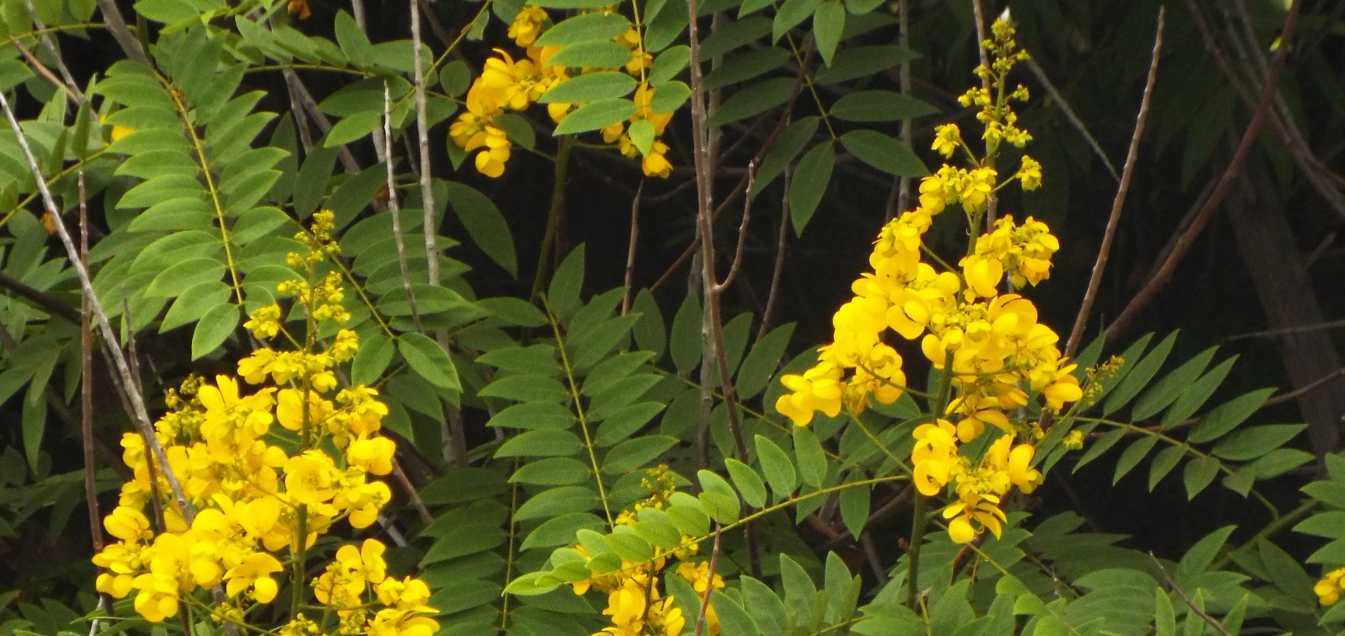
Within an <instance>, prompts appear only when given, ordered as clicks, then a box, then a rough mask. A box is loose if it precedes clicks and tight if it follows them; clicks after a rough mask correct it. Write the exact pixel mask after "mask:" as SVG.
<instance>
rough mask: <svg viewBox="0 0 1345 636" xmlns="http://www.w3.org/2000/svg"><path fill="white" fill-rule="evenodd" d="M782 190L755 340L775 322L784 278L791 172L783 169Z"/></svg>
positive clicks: (764, 333)
mask: <svg viewBox="0 0 1345 636" xmlns="http://www.w3.org/2000/svg"><path fill="white" fill-rule="evenodd" d="M780 178H781V179H783V180H784V189H783V190H782V191H781V194H780V228H779V231H778V232H777V233H776V236H775V265H774V266H773V267H772V269H771V288H770V291H768V292H767V293H766V308H765V309H763V310H762V311H761V328H760V329H758V330H757V340H761V339H762V338H764V337H766V331H767V330H768V329H770V326H771V324H772V323H773V322H774V321H775V305H776V303H777V302H778V301H779V298H780V279H781V278H783V277H784V270H785V252H786V251H788V249H789V180H790V178H791V172H790V170H789V168H785V170H784V172H783V173H782V174H781V175H780Z"/></svg>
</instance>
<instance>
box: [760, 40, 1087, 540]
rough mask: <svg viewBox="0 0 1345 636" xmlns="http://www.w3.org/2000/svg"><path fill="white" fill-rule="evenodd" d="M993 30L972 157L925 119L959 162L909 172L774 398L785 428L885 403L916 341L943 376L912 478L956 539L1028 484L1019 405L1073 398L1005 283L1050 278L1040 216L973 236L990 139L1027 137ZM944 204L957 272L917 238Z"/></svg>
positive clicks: (1026, 165) (1009, 44)
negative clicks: (957, 231)
mask: <svg viewBox="0 0 1345 636" xmlns="http://www.w3.org/2000/svg"><path fill="white" fill-rule="evenodd" d="M994 34H995V38H994V40H993V41H988V42H987V43H986V46H987V48H989V49H990V50H991V53H992V56H993V58H994V62H993V63H992V65H991V68H980V69H978V71H977V73H978V74H980V75H982V76H984V77H987V78H989V79H990V80H991V84H992V90H985V89H982V88H973V89H972V90H970V91H968V93H967V94H966V95H965V96H964V100H965V101H964V103H965V105H968V106H973V105H974V106H977V107H979V108H980V112H979V116H978V120H979V121H980V122H981V123H982V125H983V126H984V127H986V129H987V130H988V131H989V130H990V128H992V127H993V128H995V132H993V133H990V134H987V135H983V136H982V138H983V139H984V140H985V141H986V147H985V150H986V154H985V156H984V157H981V158H977V157H976V155H975V153H974V151H973V150H972V149H971V148H970V147H969V146H968V145H967V144H966V142H965V141H964V139H963V136H962V133H961V131H959V130H958V127H957V126H956V125H955V124H945V125H941V126H939V127H938V128H937V129H936V130H935V135H934V142H933V145H932V149H933V150H934V151H935V152H937V153H939V154H940V155H942V156H944V157H946V158H952V157H953V156H954V155H965V156H966V157H968V158H970V159H971V162H972V165H970V166H966V167H958V166H955V165H952V164H950V163H949V164H944V165H943V166H942V167H940V168H939V170H937V171H936V172H935V173H934V174H931V175H929V176H927V177H925V178H923V179H922V180H921V182H920V186H919V197H918V205H917V206H916V207H915V209H912V210H909V211H907V212H905V213H903V214H901V215H900V216H898V217H897V218H896V219H894V220H892V221H890V222H889V223H887V224H886V225H885V226H884V227H883V228H882V229H881V230H880V232H879V234H878V240H877V241H876V242H875V243H874V247H873V251H872V253H871V254H870V256H869V265H870V267H872V271H870V272H867V273H864V274H863V275H861V276H860V277H859V279H857V280H856V281H854V283H853V284H852V285H851V291H852V292H853V294H854V295H853V297H852V298H851V299H850V300H849V301H847V302H846V303H845V304H843V305H841V307H840V309H838V310H837V311H836V314H835V316H834V317H833V318H832V327H833V334H832V342H831V344H828V345H825V346H823V347H821V348H820V349H819V356H818V362H817V364H816V365H814V366H813V367H811V368H809V369H807V370H805V371H804V372H803V373H799V374H787V375H785V376H783V377H782V378H781V381H782V383H783V384H784V386H785V388H786V389H788V391H787V392H786V393H785V394H784V395H782V396H780V397H779V398H778V400H777V401H776V404H775V407H776V410H777V411H779V412H780V413H781V414H783V415H785V416H786V417H788V418H790V419H791V420H792V421H793V422H794V423H795V424H796V425H799V426H804V425H807V424H808V423H809V422H810V421H811V420H812V418H813V415H814V414H815V413H817V412H822V413H823V414H825V415H827V416H833V417H834V416H836V415H839V414H840V412H841V411H842V409H845V410H847V411H849V412H850V413H852V414H856V415H857V414H859V413H860V412H862V411H863V410H864V409H865V408H866V407H867V406H868V405H869V404H870V402H871V401H876V402H878V403H880V404H890V403H892V402H893V401H895V400H896V399H898V398H899V397H900V396H901V394H902V392H903V390H904V389H905V385H906V376H905V374H904V373H903V371H902V357H901V354H900V353H898V351H897V350H896V349H895V348H894V347H896V346H898V345H899V344H900V343H902V342H910V343H914V342H918V343H919V349H920V353H921V354H923V356H924V357H925V358H926V360H928V362H929V363H930V365H932V366H933V367H934V368H936V369H940V370H942V371H943V372H944V374H945V377H947V378H948V380H947V382H948V387H947V391H948V392H947V394H946V395H947V398H948V400H947V403H946V406H945V407H944V408H943V410H942V411H941V412H936V413H935V414H934V418H935V419H934V420H933V421H930V422H927V423H924V424H921V425H920V426H918V427H917V428H916V429H915V431H914V432H913V435H914V437H915V445H914V447H913V449H912V451H911V459H912V464H913V465H914V472H913V475H912V479H913V482H914V485H915V487H916V488H917V490H918V491H919V492H920V493H921V494H922V495H924V496H935V495H938V494H940V493H942V492H945V491H946V490H949V491H950V492H951V493H952V494H953V495H955V500H954V502H953V503H951V504H950V505H948V506H947V507H946V508H945V509H944V511H943V516H944V518H945V519H947V520H948V527H949V534H950V536H951V537H952V538H953V539H954V540H955V541H958V542H961V543H965V542H968V541H971V540H972V539H974V538H975V537H976V535H977V534H979V533H980V532H981V531H982V530H985V529H988V530H989V531H990V532H991V533H993V534H995V535H998V534H999V533H1000V531H1001V528H1002V525H1003V522H1004V519H1005V515H1004V512H1003V510H1002V509H1001V507H1000V506H1001V502H1002V501H1003V499H1004V498H1005V497H1006V496H1008V495H1009V493H1010V492H1012V491H1013V490H1015V489H1016V490H1018V491H1021V492H1031V491H1032V490H1033V489H1034V488H1036V486H1037V484H1039V483H1040V481H1041V475H1040V473H1038V472H1037V471H1036V470H1035V469H1033V468H1032V466H1031V464H1032V458H1033V456H1034V454H1035V452H1036V451H1035V448H1034V447H1033V445H1032V444H1031V443H1029V442H1027V441H1020V442H1015V439H1028V438H1027V437H1026V436H1025V435H1024V434H1031V435H1037V434H1039V433H1040V427H1039V426H1038V425H1036V424H1035V423H1029V422H1023V421H1021V420H1022V419H1023V418H1022V415H1021V414H1022V413H1023V412H1025V409H1026V407H1028V406H1029V405H1031V404H1032V403H1033V402H1034V401H1037V403H1038V404H1039V405H1040V407H1041V409H1042V410H1046V411H1061V410H1062V409H1064V408H1065V405H1066V404H1069V403H1074V402H1078V401H1079V400H1080V399H1081V398H1083V390H1082V389H1081V388H1080V385H1079V381H1078V379H1077V378H1076V377H1075V375H1074V370H1075V366H1076V365H1074V364H1073V363H1072V362H1070V361H1069V360H1067V359H1066V358H1065V357H1064V356H1063V355H1062V353H1061V351H1060V349H1059V348H1058V344H1059V340H1060V337H1059V335H1058V334H1056V332H1055V331H1054V330H1052V329H1051V328H1050V327H1049V326H1047V325H1045V324H1043V323H1041V322H1040V321H1039V319H1038V314H1037V308H1036V306H1035V305H1033V303H1032V301H1031V300H1029V299H1028V298H1026V297H1024V296H1022V295H1020V294H1018V293H1013V290H1019V289H1022V288H1025V287H1027V286H1035V285H1037V284H1038V283H1040V282H1041V281H1043V280H1045V279H1047V278H1048V277H1049V276H1050V273H1051V259H1052V258H1053V256H1054V255H1055V253H1056V252H1057V251H1058V250H1059V249H1060V242H1059V240H1058V239H1057V238H1056V237H1055V236H1054V235H1052V234H1051V231H1050V228H1049V227H1047V226H1046V224H1045V223H1042V222H1041V221H1039V220H1037V219H1034V218H1032V217H1027V219H1026V220H1024V221H1023V222H1022V223H1021V224H1020V223H1018V222H1016V221H1015V219H1014V217H1013V216H1012V215H1005V216H1002V217H1000V218H999V219H997V220H996V221H995V222H994V223H993V224H992V226H991V227H990V228H989V229H988V231H987V232H985V233H984V234H980V235H979V236H977V234H979V230H980V226H981V225H982V220H983V216H984V214H985V210H986V209H987V207H988V204H989V201H990V199H991V197H992V196H994V193H995V192H996V191H997V190H998V189H1000V188H1001V187H1003V185H1005V184H1002V183H999V182H998V172H997V171H996V168H995V158H996V156H997V155H996V153H997V151H998V143H999V141H1000V140H1004V139H1007V140H1009V141H1010V142H1011V143H1013V144H1014V145H1016V146H1020V147H1021V146H1022V145H1023V144H1026V143H1027V141H1028V140H1030V138H1031V137H1030V135H1028V134H1027V133H1026V131H1022V130H1021V129H1019V128H1017V127H1016V123H1015V122H1016V121H1017V116H1016V115H1015V114H1014V113H1013V109H1012V107H1011V106H1010V102H1011V101H1014V100H1021V99H1026V96H1027V91H1026V89H1023V88H1021V87H1020V88H1019V89H1015V90H1014V91H1012V92H1008V91H1006V90H1005V82H1006V80H1007V75H1008V72H1009V70H1010V69H1011V68H1012V67H1013V65H1014V64H1015V63H1017V62H1018V61H1021V60H1022V59H1025V58H1024V57H1023V54H1022V53H1021V52H1018V51H1015V45H1014V43H1013V28H1012V26H1011V25H1008V23H1007V22H1003V21H1001V23H998V24H997V25H996V27H995V29H994ZM1020 142H1021V143H1020ZM1015 178H1016V179H1017V180H1018V182H1019V184H1020V185H1021V186H1022V187H1023V188H1024V189H1025V190H1027V189H1032V188H1034V187H1036V186H1038V185H1040V182H1041V166H1040V164H1038V163H1037V162H1036V161H1035V160H1032V159H1031V158H1030V157H1027V156H1024V157H1023V158H1022V163H1021V167H1020V169H1019V171H1018V172H1017V173H1016V174H1015ZM1010 182H1012V180H1010V181H1009V182H1006V183H1010ZM953 205H957V206H960V207H961V208H962V210H963V212H964V213H965V216H966V219H967V221H968V225H969V227H970V228H971V234H972V236H973V238H972V239H971V243H970V246H971V249H969V250H968V251H967V255H966V256H965V257H964V258H963V259H961V261H959V262H958V268H957V269H951V268H949V267H947V266H945V265H944V261H943V260H941V259H939V258H937V257H936V256H934V255H933V253H932V252H931V251H930V250H929V248H928V247H926V246H925V245H924V236H925V234H926V233H927V232H928V231H929V229H930V226H931V225H932V224H933V221H934V219H935V217H936V216H937V215H939V214H940V213H942V212H943V211H944V210H945V209H947V208H948V207H949V206H953ZM926 257H928V260H926ZM1006 279H1007V281H1008V287H1009V289H1007V290H1006V289H1004V285H1003V283H1004V282H1005V280H1006ZM929 390H930V391H931V392H936V389H935V387H930V388H929ZM992 429H993V430H994V431H995V435H997V437H996V438H994V439H993V441H992V442H991V443H990V445H989V446H988V450H986V451H984V452H978V454H977V456H976V458H975V459H974V460H973V459H971V458H969V457H968V456H967V455H966V454H964V453H963V450H962V447H963V445H966V444H970V443H971V442H974V441H976V440H978V439H980V438H981V437H982V436H983V435H985V434H986V433H987V431H989V430H992Z"/></svg>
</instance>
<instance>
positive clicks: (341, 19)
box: [335, 10, 373, 64]
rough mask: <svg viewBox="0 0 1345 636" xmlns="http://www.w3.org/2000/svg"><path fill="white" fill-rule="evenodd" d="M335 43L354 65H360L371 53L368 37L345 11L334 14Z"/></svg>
mask: <svg viewBox="0 0 1345 636" xmlns="http://www.w3.org/2000/svg"><path fill="white" fill-rule="evenodd" d="M335 29H336V43H337V44H339V45H341V52H342V53H345V54H346V57H347V58H349V59H350V61H351V62H353V63H355V64H362V63H363V62H364V61H365V60H367V59H369V56H370V55H371V54H372V53H373V44H372V43H370V42H369V38H368V36H366V35H365V34H364V30H363V29H361V28H360V26H359V25H358V24H356V23H355V18H352V17H350V14H349V13H346V12H345V10H341V11H337V12H336V24H335Z"/></svg>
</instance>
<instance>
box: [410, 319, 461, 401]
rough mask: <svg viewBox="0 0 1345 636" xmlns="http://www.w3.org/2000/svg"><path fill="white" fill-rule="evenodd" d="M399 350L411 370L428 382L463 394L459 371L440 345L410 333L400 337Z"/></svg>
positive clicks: (427, 338)
mask: <svg viewBox="0 0 1345 636" xmlns="http://www.w3.org/2000/svg"><path fill="white" fill-rule="evenodd" d="M397 350H398V351H400V352H401V353H402V358H404V359H406V364H407V365H408V366H410V367H411V370H412V371H414V372H415V373H416V375H418V376H420V377H421V378H422V379H424V380H425V381H426V382H429V383H430V384H433V385H434V386H436V387H438V388H440V389H445V390H448V391H452V392H454V393H461V392H462V384H461V382H460V381H459V380H458V369H457V367H455V366H454V365H453V360H452V359H451V358H449V357H448V353H446V352H445V351H444V350H443V348H441V347H440V346H439V343H437V342H435V341H433V340H431V339H430V338H429V337H427V336H425V335H423V334H419V333H415V332H410V333H404V334H402V335H401V336H400V337H398V339H397Z"/></svg>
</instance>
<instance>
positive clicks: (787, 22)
mask: <svg viewBox="0 0 1345 636" xmlns="http://www.w3.org/2000/svg"><path fill="white" fill-rule="evenodd" d="M819 2H820V0H785V1H784V3H783V4H781V5H780V8H779V10H777V11H776V12H775V20H774V21H773V22H772V23H771V42H772V43H775V42H778V41H780V38H782V37H784V35H785V33H788V32H789V30H790V29H792V28H794V27H796V26H798V25H799V23H801V22H803V21H804V20H807V19H808V17H809V16H811V15H813V13H814V12H816V11H817V5H818V3H819Z"/></svg>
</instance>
